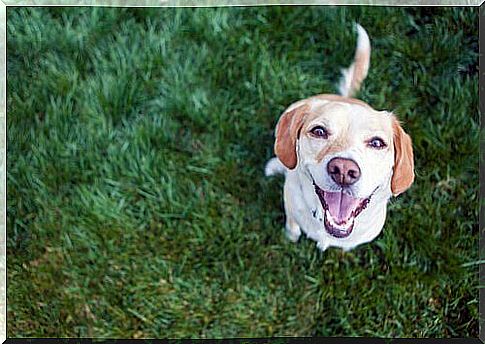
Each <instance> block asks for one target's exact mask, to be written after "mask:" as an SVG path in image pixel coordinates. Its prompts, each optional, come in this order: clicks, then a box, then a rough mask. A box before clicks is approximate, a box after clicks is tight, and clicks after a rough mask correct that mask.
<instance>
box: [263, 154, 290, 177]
mask: <svg viewBox="0 0 485 344" xmlns="http://www.w3.org/2000/svg"><path fill="white" fill-rule="evenodd" d="M286 170H287V168H286V167H285V165H283V164H282V163H281V161H280V160H279V159H278V158H272V159H269V160H268V162H267V163H266V167H265V168H264V174H265V176H266V177H270V176H274V175H276V174H285V172H286Z"/></svg>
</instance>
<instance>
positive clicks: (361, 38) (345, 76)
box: [338, 24, 370, 97]
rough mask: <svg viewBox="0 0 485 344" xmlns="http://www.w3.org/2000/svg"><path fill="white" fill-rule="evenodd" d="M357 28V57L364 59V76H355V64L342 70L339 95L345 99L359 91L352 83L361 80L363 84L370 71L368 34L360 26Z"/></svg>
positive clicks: (356, 25) (356, 26)
mask: <svg viewBox="0 0 485 344" xmlns="http://www.w3.org/2000/svg"><path fill="white" fill-rule="evenodd" d="M355 28H356V30H357V34H358V36H357V48H356V51H355V57H357V56H359V55H360V56H363V57H364V58H363V65H362V66H361V67H362V71H363V74H362V75H356V74H355V62H354V63H352V64H351V65H350V67H349V68H343V69H342V70H341V72H342V78H341V79H340V82H339V84H338V91H339V94H341V95H342V96H344V97H350V96H352V95H353V94H354V93H355V92H356V91H357V89H353V88H352V82H353V81H354V80H355V79H356V78H358V79H360V82H361V81H362V80H364V79H365V78H366V76H367V72H368V71H369V64H370V40H369V36H368V35H367V32H366V31H365V29H364V28H363V27H362V26H360V25H359V24H355ZM360 82H359V83H360Z"/></svg>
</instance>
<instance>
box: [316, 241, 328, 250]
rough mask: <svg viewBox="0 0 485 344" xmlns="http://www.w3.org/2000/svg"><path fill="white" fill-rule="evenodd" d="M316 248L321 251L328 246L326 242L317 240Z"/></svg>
mask: <svg viewBox="0 0 485 344" xmlns="http://www.w3.org/2000/svg"><path fill="white" fill-rule="evenodd" d="M317 248H318V249H320V251H322V252H323V251H325V250H326V249H327V248H328V244H326V243H323V242H321V241H319V242H318V243H317Z"/></svg>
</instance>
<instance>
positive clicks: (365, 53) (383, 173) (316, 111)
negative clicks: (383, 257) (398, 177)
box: [265, 24, 394, 251]
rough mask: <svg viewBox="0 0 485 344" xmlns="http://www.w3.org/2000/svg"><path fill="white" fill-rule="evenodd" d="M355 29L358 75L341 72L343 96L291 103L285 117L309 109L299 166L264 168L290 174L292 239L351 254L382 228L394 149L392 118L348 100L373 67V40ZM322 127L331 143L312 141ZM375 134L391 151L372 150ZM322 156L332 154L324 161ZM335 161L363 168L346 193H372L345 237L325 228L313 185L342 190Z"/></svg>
mask: <svg viewBox="0 0 485 344" xmlns="http://www.w3.org/2000/svg"><path fill="white" fill-rule="evenodd" d="M356 29H357V32H358V39H357V48H356V53H355V56H356V60H357V57H358V61H359V62H358V63H359V65H358V69H359V72H358V73H357V74H356V73H355V68H356V65H355V61H354V63H353V64H352V65H351V66H350V67H349V68H347V69H344V70H343V71H342V73H343V78H342V80H341V82H340V86H339V90H340V93H341V95H343V96H344V97H340V96H336V95H319V96H314V97H310V98H307V99H303V100H300V101H297V102H295V103H293V104H291V105H290V106H289V107H288V108H287V109H286V110H285V112H284V113H287V112H289V111H291V110H293V109H296V108H298V107H300V106H301V105H303V104H305V105H308V107H307V108H308V110H307V115H306V117H305V120H304V124H303V126H302V129H301V132H300V137H299V139H298V140H297V142H296V153H297V165H296V167H295V168H294V169H288V168H287V167H286V166H284V165H283V164H282V162H281V161H280V160H279V159H278V158H272V159H270V160H269V161H268V163H267V164H266V167H265V174H266V175H267V176H271V175H274V174H277V173H283V174H285V184H284V192H283V195H284V206H285V213H286V225H285V228H286V235H287V237H288V238H289V239H290V240H291V241H294V242H295V241H297V240H298V239H299V237H300V235H301V233H302V232H304V233H305V234H306V236H307V237H308V238H310V239H312V240H314V241H316V242H317V247H318V248H319V249H321V250H322V251H323V250H326V249H327V248H328V247H331V246H334V247H340V248H342V249H343V250H350V249H352V248H354V247H356V246H358V245H360V244H363V243H366V242H369V241H371V240H373V239H374V238H375V237H376V236H377V235H378V234H379V233H380V232H381V230H382V228H383V225H384V222H385V219H386V208H387V202H388V200H389V198H390V197H391V196H392V191H391V178H392V174H393V165H394V148H393V129H392V123H391V116H389V115H388V113H387V112H383V111H376V110H374V109H372V108H371V107H370V106H369V105H367V104H365V103H363V102H360V101H357V100H354V99H349V98H345V97H347V96H349V95H351V94H352V93H353V92H354V91H356V89H353V88H352V84H353V83H354V86H355V85H356V83H355V78H358V80H357V81H358V82H357V85H358V84H360V82H361V81H362V80H363V79H364V78H365V76H366V75H367V72H368V68H369V57H370V41H369V37H368V35H367V33H366V31H365V30H364V29H363V28H362V27H361V26H360V25H358V24H357V25H356ZM317 125H321V126H324V127H325V128H326V129H328V130H329V131H330V132H331V133H332V135H330V137H329V138H328V139H318V138H315V137H312V135H310V134H309V132H308V130H310V129H309V128H313V127H314V126H317ZM374 135H376V136H379V137H381V138H383V139H385V141H386V142H387V148H385V149H382V150H381V149H373V148H370V147H369V146H368V145H367V143H366V142H367V141H368V140H369V139H370V138H371V137H373V136H374ZM342 142H344V143H342ZM320 152H332V153H327V154H326V155H325V156H323V157H320V156H319V154H320ZM334 157H340V158H347V159H352V160H353V161H355V162H356V163H357V165H358V166H359V168H360V170H361V176H360V179H359V180H358V181H357V182H355V184H353V185H352V186H350V187H348V188H346V189H345V192H350V193H351V194H352V196H353V197H357V198H368V197H369V196H370V195H372V197H371V200H370V202H369V204H368V206H367V208H365V209H364V210H363V211H362V212H361V213H360V214H359V215H358V216H357V217H355V222H354V227H353V230H352V232H351V233H350V235H348V236H347V237H345V238H337V237H334V236H333V235H331V234H329V233H328V232H327V231H326V230H325V226H324V224H323V220H324V217H325V210H324V209H323V207H322V204H321V202H320V200H319V198H318V196H317V194H316V192H315V187H314V184H313V183H314V182H315V183H316V184H317V185H318V186H319V188H320V189H322V190H324V191H327V192H328V191H341V190H342V189H341V187H340V186H339V185H337V184H336V183H335V182H334V181H333V180H332V178H331V177H330V176H329V174H328V172H327V164H328V162H329V161H330V160H331V159H332V158H334Z"/></svg>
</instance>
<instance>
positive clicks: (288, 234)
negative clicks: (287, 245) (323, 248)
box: [285, 229, 301, 242]
mask: <svg viewBox="0 0 485 344" xmlns="http://www.w3.org/2000/svg"><path fill="white" fill-rule="evenodd" d="M285 235H286V238H287V239H288V240H290V241H291V242H297V241H298V239H300V236H301V232H300V233H295V232H292V231H289V230H288V229H285Z"/></svg>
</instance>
